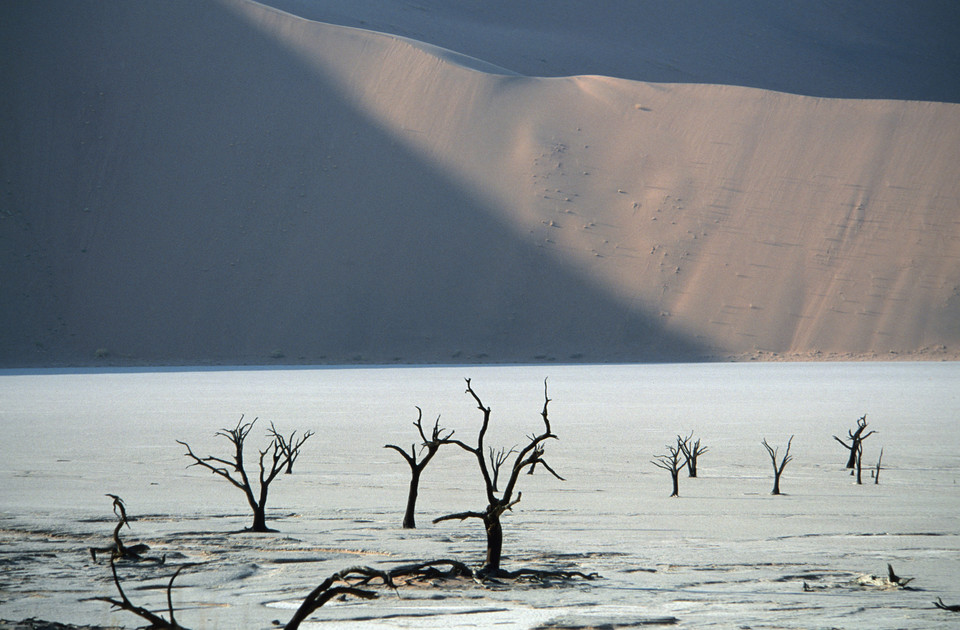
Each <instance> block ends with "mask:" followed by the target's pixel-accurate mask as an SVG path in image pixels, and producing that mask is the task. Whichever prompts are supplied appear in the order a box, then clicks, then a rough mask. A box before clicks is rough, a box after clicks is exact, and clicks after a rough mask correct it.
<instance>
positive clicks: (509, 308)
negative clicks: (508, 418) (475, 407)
mask: <svg viewBox="0 0 960 630" xmlns="http://www.w3.org/2000/svg"><path fill="white" fill-rule="evenodd" d="M48 6H53V7H54V10H47V9H45V10H37V9H30V8H29V7H28V5H17V6H16V7H15V9H16V10H14V9H11V8H9V7H7V8H5V9H4V11H5V13H6V14H7V15H6V17H7V18H9V19H5V20H4V25H3V26H2V27H0V28H3V29H4V30H3V33H2V35H3V37H2V39H0V41H2V44H0V45H2V46H3V58H4V59H5V60H6V61H5V62H4V65H3V77H2V78H3V83H4V85H16V86H17V89H16V90H15V91H12V92H8V93H7V94H6V95H5V96H4V97H3V110H2V116H3V122H2V126H0V133H2V136H0V138H2V141H3V146H4V147H5V148H4V154H3V157H2V162H0V176H2V179H0V183H2V185H3V186H4V191H3V192H4V196H5V206H4V209H3V216H2V217H0V236H2V239H3V242H4V243H9V244H10V245H11V246H10V247H5V248H4V251H3V252H2V253H0V257H2V259H0V262H2V265H3V270H2V272H0V273H2V279H3V284H2V290H3V292H4V295H3V303H2V309H3V312H4V320H5V321H7V322H10V324H9V325H8V326H6V327H5V329H4V331H3V332H2V333H0V362H2V364H3V365H7V366H11V365H40V364H46V365H50V364H61V363H71V364H84V363H91V362H94V361H98V360H107V361H115V362H122V363H218V362H222V363H264V362H270V361H280V362H307V363H311V362H330V363H341V362H354V361H364V362H407V361H410V362H453V361H476V360H485V361H535V360H559V361H564V360H584V361H665V360H692V359H702V358H717V357H725V356H732V355H744V354H756V353H766V352H777V353H793V354H796V355H799V356H817V355H816V353H818V352H820V353H827V354H829V353H833V354H840V355H844V354H848V353H849V354H851V355H856V356H889V353H890V352H898V353H907V354H911V355H915V354H916V353H918V352H922V351H926V350H929V349H931V348H932V349H939V350H940V351H941V353H942V352H943V351H946V353H947V354H949V353H950V352H955V351H956V348H957V347H958V346H960V324H958V322H960V271H958V270H960V264H958V261H960V216H958V199H960V187H958V183H957V178H956V170H957V167H956V165H957V164H960V108H958V106H956V105H951V104H943V103H923V102H900V101H841V100H830V99H819V98H807V97H798V96H791V95H786V94H781V93H774V92H767V91H762V90H754V89H748V88H739V87H724V86H710V85H663V84H652V83H638V82H633V81H627V80H621V79H612V78H607V77H599V76H587V77H570V78H556V79H545V78H536V77H524V76H519V75H512V74H509V73H507V72H506V71H503V72H500V71H498V70H497V68H494V67H491V66H489V65H487V64H485V63H484V62H483V61H481V60H474V59H464V58H463V57H460V56H458V55H455V54H453V53H449V52H447V51H443V50H439V49H435V48H432V47H429V46H424V45H420V44H418V43H417V42H414V41H410V40H403V39H398V38H396V37H391V36H385V35H380V34H377V33H372V32H369V31H362V30H355V29H349V28H345V27H339V26H332V25H328V24H321V23H315V22H309V21H306V20H302V19H298V18H296V17H294V16H291V15H289V14H286V13H282V12H279V11H275V10H272V9H269V8H266V7H263V6H261V5H257V4H254V3H249V2H242V1H239V0H238V1H225V2H214V3H192V2H172V3H149V4H143V3H135V4H133V3H124V2H116V3H112V2H103V3H84V4H77V3H62V4H56V5H48Z"/></svg>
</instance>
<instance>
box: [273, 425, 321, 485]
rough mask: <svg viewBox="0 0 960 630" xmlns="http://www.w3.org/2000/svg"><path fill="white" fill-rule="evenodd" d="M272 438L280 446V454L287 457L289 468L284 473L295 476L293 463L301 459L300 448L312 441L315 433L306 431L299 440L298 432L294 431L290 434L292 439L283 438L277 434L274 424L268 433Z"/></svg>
mask: <svg viewBox="0 0 960 630" xmlns="http://www.w3.org/2000/svg"><path fill="white" fill-rule="evenodd" d="M268 434H269V435H270V437H272V438H273V439H274V440H276V442H277V444H278V445H279V446H280V452H281V453H283V454H284V455H286V456H287V468H286V470H284V473H286V474H288V475H292V474H293V462H295V461H297V458H298V457H300V448H301V447H302V446H303V443H304V442H306V441H307V440H309V439H310V436H312V435H313V431H304V432H303V435H302V436H301V437H300V438H299V439H297V432H296V431H294V432H293V433H291V434H290V437H283V436H282V435H281V434H280V433H279V432H277V429H276V427H274V426H273V423H272V422H271V423H270V431H269V433H268Z"/></svg>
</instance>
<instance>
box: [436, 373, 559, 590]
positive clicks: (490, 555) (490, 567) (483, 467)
mask: <svg viewBox="0 0 960 630" xmlns="http://www.w3.org/2000/svg"><path fill="white" fill-rule="evenodd" d="M467 393H468V394H470V395H471V396H472V397H473V399H474V401H476V403H477V406H478V408H479V409H480V411H481V412H482V413H483V422H482V424H481V425H480V432H479V434H478V436H477V443H476V446H472V445H468V444H466V443H464V442H462V441H461V440H455V439H449V442H450V443H452V444H456V445H457V446H459V447H460V448H462V449H463V450H465V451H466V452H468V453H470V454H472V455H473V456H474V458H475V459H476V461H477V465H478V466H479V468H480V475H481V476H482V477H483V485H484V488H485V490H486V495H487V507H486V509H484V510H483V511H482V512H458V513H456V514H448V515H446V516H441V517H439V518H435V519H434V520H433V522H434V523H440V522H442V521H449V520H465V519H468V518H476V519H479V520H480V521H482V522H483V526H484V529H485V530H486V534H487V555H486V560H485V561H484V564H483V566H482V568H480V569H479V570H478V571H477V572H476V575H477V577H478V578H480V579H486V578H495V577H498V576H510V575H512V574H511V573H509V572H506V571H503V570H502V569H501V568H500V560H501V555H502V550H503V528H502V526H501V524H500V518H501V517H502V516H503V514H504V512H506V511H508V510H512V509H513V506H514V505H516V504H517V503H519V502H520V497H521V493H520V492H519V491H517V479H518V478H519V476H520V474H521V473H522V472H523V471H524V470H526V469H528V468H531V467H532V466H534V465H535V464H539V465H540V466H541V467H543V468H544V469H545V470H547V472H549V473H550V474H552V475H553V476H554V477H556V478H557V479H560V480H561V481H562V480H563V477H561V476H560V475H558V474H557V473H556V471H554V470H553V469H552V468H551V467H550V466H549V465H548V464H547V462H546V461H544V459H543V452H544V442H545V441H546V440H549V439H556V438H557V436H556V435H554V434H553V431H552V430H551V429H550V419H549V418H548V416H547V405H549V403H550V398H549V397H548V396H547V382H546V380H544V382H543V399H544V401H543V410H542V411H541V412H540V416H541V417H542V418H543V431H542V432H541V433H538V434H533V435H529V436H527V437H528V440H529V441H528V442H527V444H526V446H524V447H523V448H521V449H520V450H518V451H516V455H515V457H514V459H513V464H512V466H510V468H509V469H508V470H509V473H510V474H509V475H508V477H507V481H506V484H505V485H504V487H503V491H502V492H499V496H498V490H497V489H496V486H495V485H494V481H493V476H492V474H491V471H490V468H491V465H490V464H489V463H488V460H487V456H486V455H487V454H486V445H485V444H484V442H483V439H484V436H485V435H486V433H487V428H488V427H489V425H490V408H489V407H487V406H485V405H484V404H483V401H481V400H480V397H479V396H478V395H477V393H476V392H475V391H474V390H473V387H472V385H471V384H470V379H467ZM511 450H513V449H511ZM493 452H494V453H496V451H493ZM497 460H498V458H497V456H496V455H494V456H493V458H492V464H493V465H494V467H498V465H497ZM506 461H507V460H506V458H504V459H503V460H502V461H500V464H503V463H505V462H506ZM514 492H516V495H517V496H516V498H514V496H513V495H514Z"/></svg>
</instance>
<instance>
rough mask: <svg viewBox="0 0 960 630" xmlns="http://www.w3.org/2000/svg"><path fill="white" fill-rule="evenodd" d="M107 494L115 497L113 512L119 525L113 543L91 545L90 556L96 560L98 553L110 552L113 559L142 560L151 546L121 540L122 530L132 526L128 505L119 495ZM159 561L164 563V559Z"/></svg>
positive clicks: (114, 529)
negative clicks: (129, 543) (100, 545)
mask: <svg viewBox="0 0 960 630" xmlns="http://www.w3.org/2000/svg"><path fill="white" fill-rule="evenodd" d="M106 496H108V497H110V498H111V499H113V513H114V514H115V515H116V516H117V526H116V527H114V528H113V544H112V545H110V546H108V547H90V557H91V558H93V561H94V562H96V561H97V554H98V553H104V554H107V553H108V554H110V559H111V560H120V559H123V560H142V559H143V553H144V552H145V551H149V549H150V547H149V546H147V545H144V544H139V545H130V546H129V547H128V546H127V545H125V544H123V541H122V540H120V530H121V529H122V528H123V526H124V525H126V526H127V527H128V528H129V527H130V522H129V521H128V520H127V509H126V506H125V505H124V504H123V499H121V498H120V497H118V496H117V495H115V494H107V495H106ZM158 562H161V563H162V560H159V561H158Z"/></svg>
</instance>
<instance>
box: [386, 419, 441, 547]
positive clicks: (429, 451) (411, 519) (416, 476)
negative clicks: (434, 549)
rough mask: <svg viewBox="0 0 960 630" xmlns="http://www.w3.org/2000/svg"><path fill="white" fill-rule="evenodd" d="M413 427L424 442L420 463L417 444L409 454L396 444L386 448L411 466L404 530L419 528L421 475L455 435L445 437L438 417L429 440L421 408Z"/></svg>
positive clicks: (388, 445) (420, 451) (412, 446)
mask: <svg viewBox="0 0 960 630" xmlns="http://www.w3.org/2000/svg"><path fill="white" fill-rule="evenodd" d="M413 426H415V427H417V432H418V433H419V434H420V439H421V440H423V441H422V442H421V443H420V450H419V457H420V459H419V461H417V457H418V452H417V448H416V445H415V444H411V445H410V452H409V453H407V452H406V451H405V450H403V449H402V448H400V447H399V446H397V445H395V444H387V445H385V446H384V448H392V449H393V450H395V451H397V452H398V453H400V454H401V455H402V456H403V459H404V460H406V462H407V464H409V465H410V489H409V492H408V493H407V509H406V511H405V512H404V514H403V527H404V529H414V528H416V526H417V523H416V518H415V516H414V514H415V512H416V509H417V495H418V494H419V492H420V475H421V473H423V469H424V468H426V467H427V464H428V463H430V460H431V459H433V456H434V455H436V454H437V450H438V449H439V448H440V446H441V445H442V444H447V443H448V440H449V439H450V436H452V435H453V431H452V430H451V431H450V432H448V433H446V434H445V435H444V429H443V428H442V427H441V426H440V417H439V416H437V420H436V421H435V422H434V423H433V431H431V433H430V437H429V438H428V437H427V435H426V433H424V431H423V411H422V410H421V409H420V407H417V421H416V422H414V423H413Z"/></svg>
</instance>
